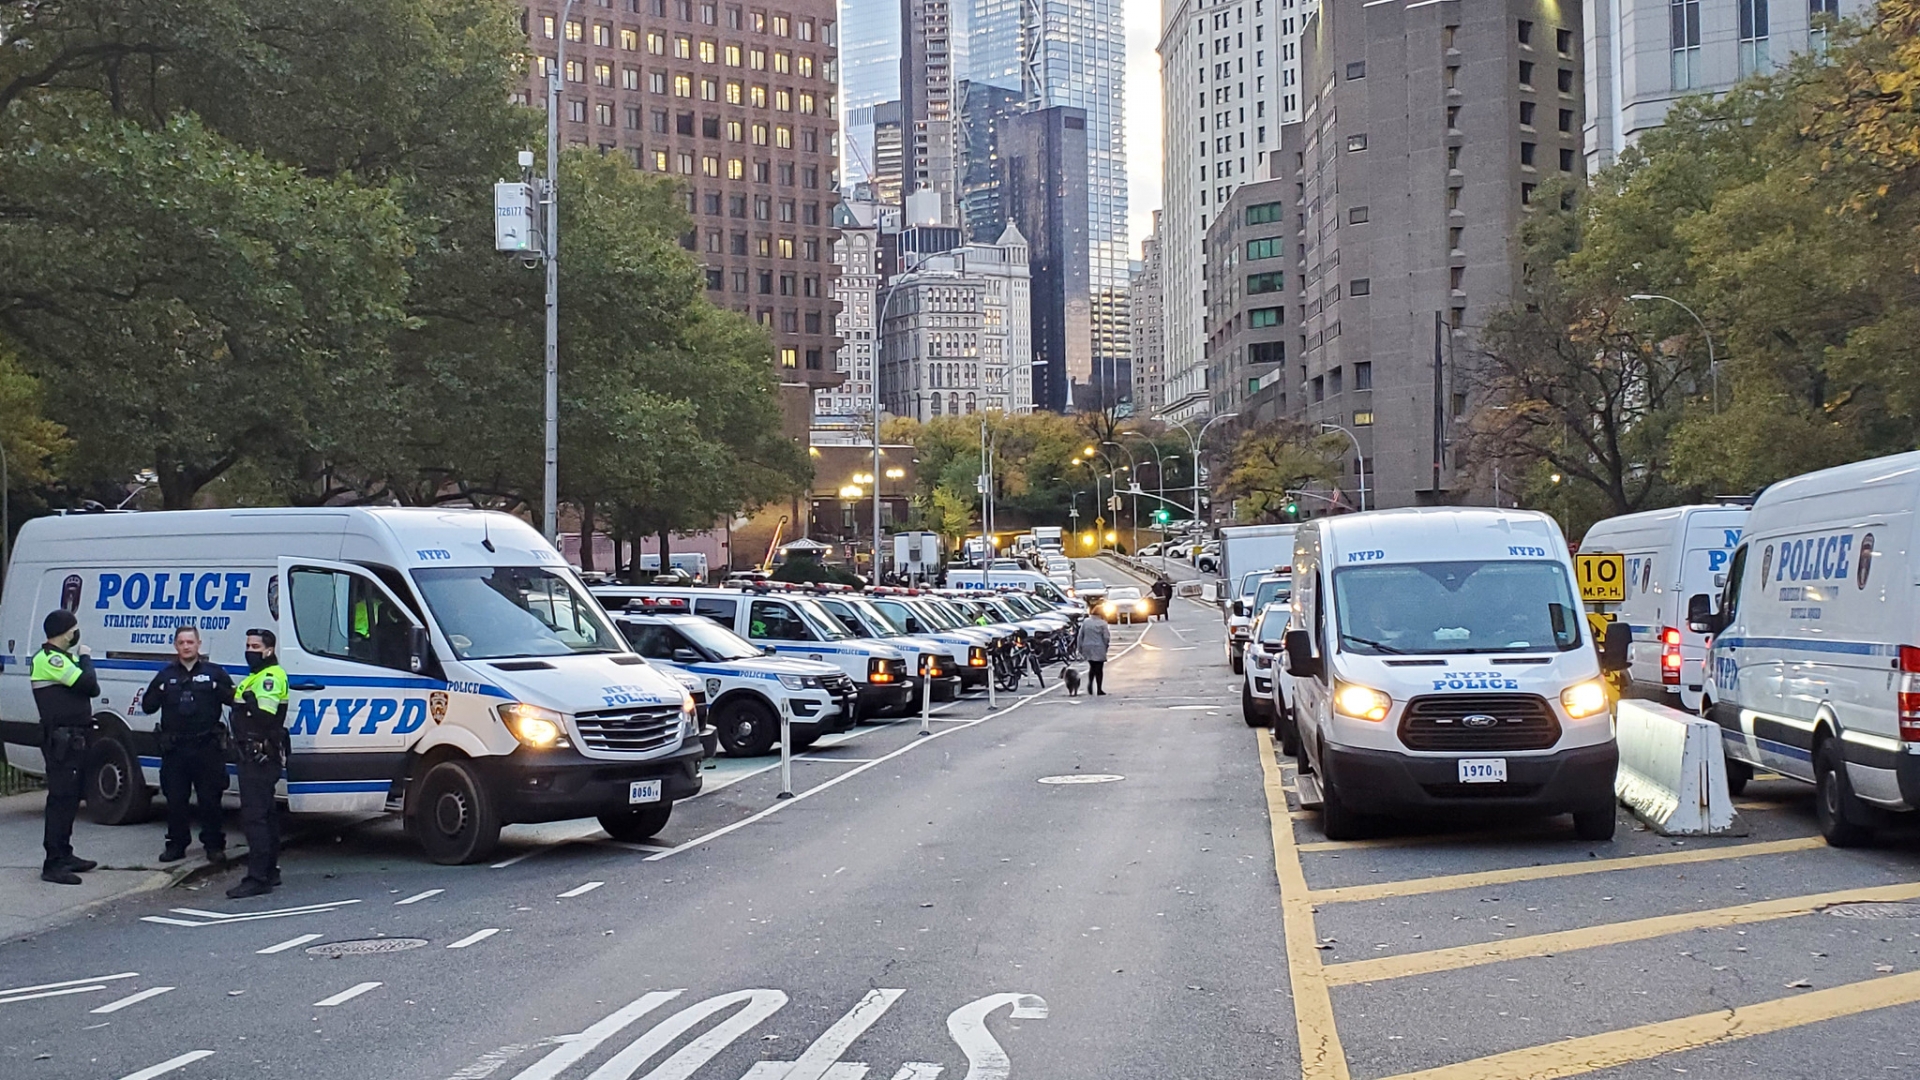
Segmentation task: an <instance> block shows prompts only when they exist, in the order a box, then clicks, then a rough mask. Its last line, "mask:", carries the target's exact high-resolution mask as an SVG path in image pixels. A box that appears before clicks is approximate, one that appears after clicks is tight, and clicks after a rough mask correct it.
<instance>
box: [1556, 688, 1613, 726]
mask: <svg viewBox="0 0 1920 1080" xmlns="http://www.w3.org/2000/svg"><path fill="white" fill-rule="evenodd" d="M1560 705H1561V707H1563V708H1565V709H1566V710H1567V715H1568V716H1571V717H1573V718H1574V719H1575V720H1582V719H1585V718H1586V717H1589V716H1593V715H1594V714H1596V713H1603V712H1606V711H1607V688H1606V687H1605V686H1603V685H1601V684H1600V683H1599V682H1597V681H1593V682H1583V683H1574V684H1573V685H1572V686H1569V687H1567V688H1566V689H1565V690H1562V691H1560Z"/></svg>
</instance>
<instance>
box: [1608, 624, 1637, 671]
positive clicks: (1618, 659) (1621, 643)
mask: <svg viewBox="0 0 1920 1080" xmlns="http://www.w3.org/2000/svg"><path fill="white" fill-rule="evenodd" d="M1632 643H1633V628H1632V627H1629V626H1628V625H1627V624H1626V623H1618V622H1612V623H1608V624H1607V633H1606V636H1605V637H1603V638H1601V639H1600V670H1602V671H1625V670H1627V668H1628V667H1629V666H1630V665H1629V663H1628V660H1627V646H1628V645H1631V644H1632Z"/></svg>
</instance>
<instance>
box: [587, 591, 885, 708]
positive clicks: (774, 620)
mask: <svg viewBox="0 0 1920 1080" xmlns="http://www.w3.org/2000/svg"><path fill="white" fill-rule="evenodd" d="M593 595H594V596H595V597H596V598H597V599H599V601H600V602H601V603H603V604H605V605H607V607H609V608H616V609H617V608H620V607H624V606H626V604H627V602H628V601H629V600H634V599H638V598H641V597H649V598H660V599H664V598H675V599H680V600H684V601H686V602H687V605H688V607H689V608H690V609H691V610H692V612H693V613H694V614H695V615H699V616H703V617H705V618H708V619H712V620H713V621H714V622H717V623H719V624H720V625H721V626H723V627H725V628H727V629H728V630H731V631H733V632H734V633H735V634H738V635H739V636H741V637H743V638H746V639H747V640H748V641H750V642H752V643H753V644H755V645H760V646H764V647H767V648H771V649H773V650H774V651H775V652H776V653H778V654H779V655H781V656H788V657H796V658H799V659H802V660H816V661H819V662H821V663H825V664H832V665H833V666H834V667H837V668H839V669H840V670H841V672H842V673H844V674H845V675H846V676H847V678H849V679H852V680H853V684H854V687H855V689H856V690H857V691H858V695H859V705H858V708H857V715H856V719H860V720H865V719H868V718H870V717H874V716H881V715H887V714H893V715H902V714H905V713H906V712H908V711H910V710H912V709H913V708H915V707H917V706H918V705H919V702H920V697H919V695H920V680H919V678H918V677H917V676H916V675H915V674H914V672H913V669H912V667H911V666H909V664H908V663H907V658H906V654H905V653H903V652H901V651H900V650H899V649H896V648H894V647H893V646H891V645H886V644H883V643H881V642H876V641H865V640H860V639H857V638H855V637H854V636H853V635H852V634H849V633H847V631H846V628H845V627H843V626H841V625H840V622H839V620H838V619H835V618H834V617H833V616H831V615H829V614H827V613H826V611H824V610H823V609H821V607H820V605H819V603H818V602H817V601H816V600H815V599H814V597H812V596H809V595H807V592H806V590H805V589H804V588H802V587H799V586H793V585H788V584H786V583H783V582H776V581H767V582H756V583H753V584H751V585H747V586H745V587H741V588H684V587H675V588H659V587H656V586H652V585H644V586H642V585H596V586H594V588H593Z"/></svg>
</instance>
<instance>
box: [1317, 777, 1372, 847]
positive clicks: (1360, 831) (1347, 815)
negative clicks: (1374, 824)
mask: <svg viewBox="0 0 1920 1080" xmlns="http://www.w3.org/2000/svg"><path fill="white" fill-rule="evenodd" d="M1320 798H1321V800H1322V801H1321V803H1320V831H1321V832H1323V833H1326V834H1327V839H1329V840H1360V839H1364V838H1365V837H1366V835H1367V829H1366V823H1367V819H1366V818H1365V817H1363V816H1361V815H1359V814H1356V813H1354V812H1353V811H1352V810H1349V809H1348V808H1347V804H1346V801H1345V800H1343V799H1342V798H1341V797H1340V793H1339V792H1338V791H1336V790H1334V787H1333V785H1332V784H1331V783H1329V782H1327V781H1326V780H1325V779H1322V780H1321V781H1320Z"/></svg>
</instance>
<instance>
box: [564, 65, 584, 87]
mask: <svg viewBox="0 0 1920 1080" xmlns="http://www.w3.org/2000/svg"><path fill="white" fill-rule="evenodd" d="M567 81H568V82H577V83H583V82H586V81H587V65H585V64H583V63H581V62H580V61H578V60H569V61H567Z"/></svg>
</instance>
